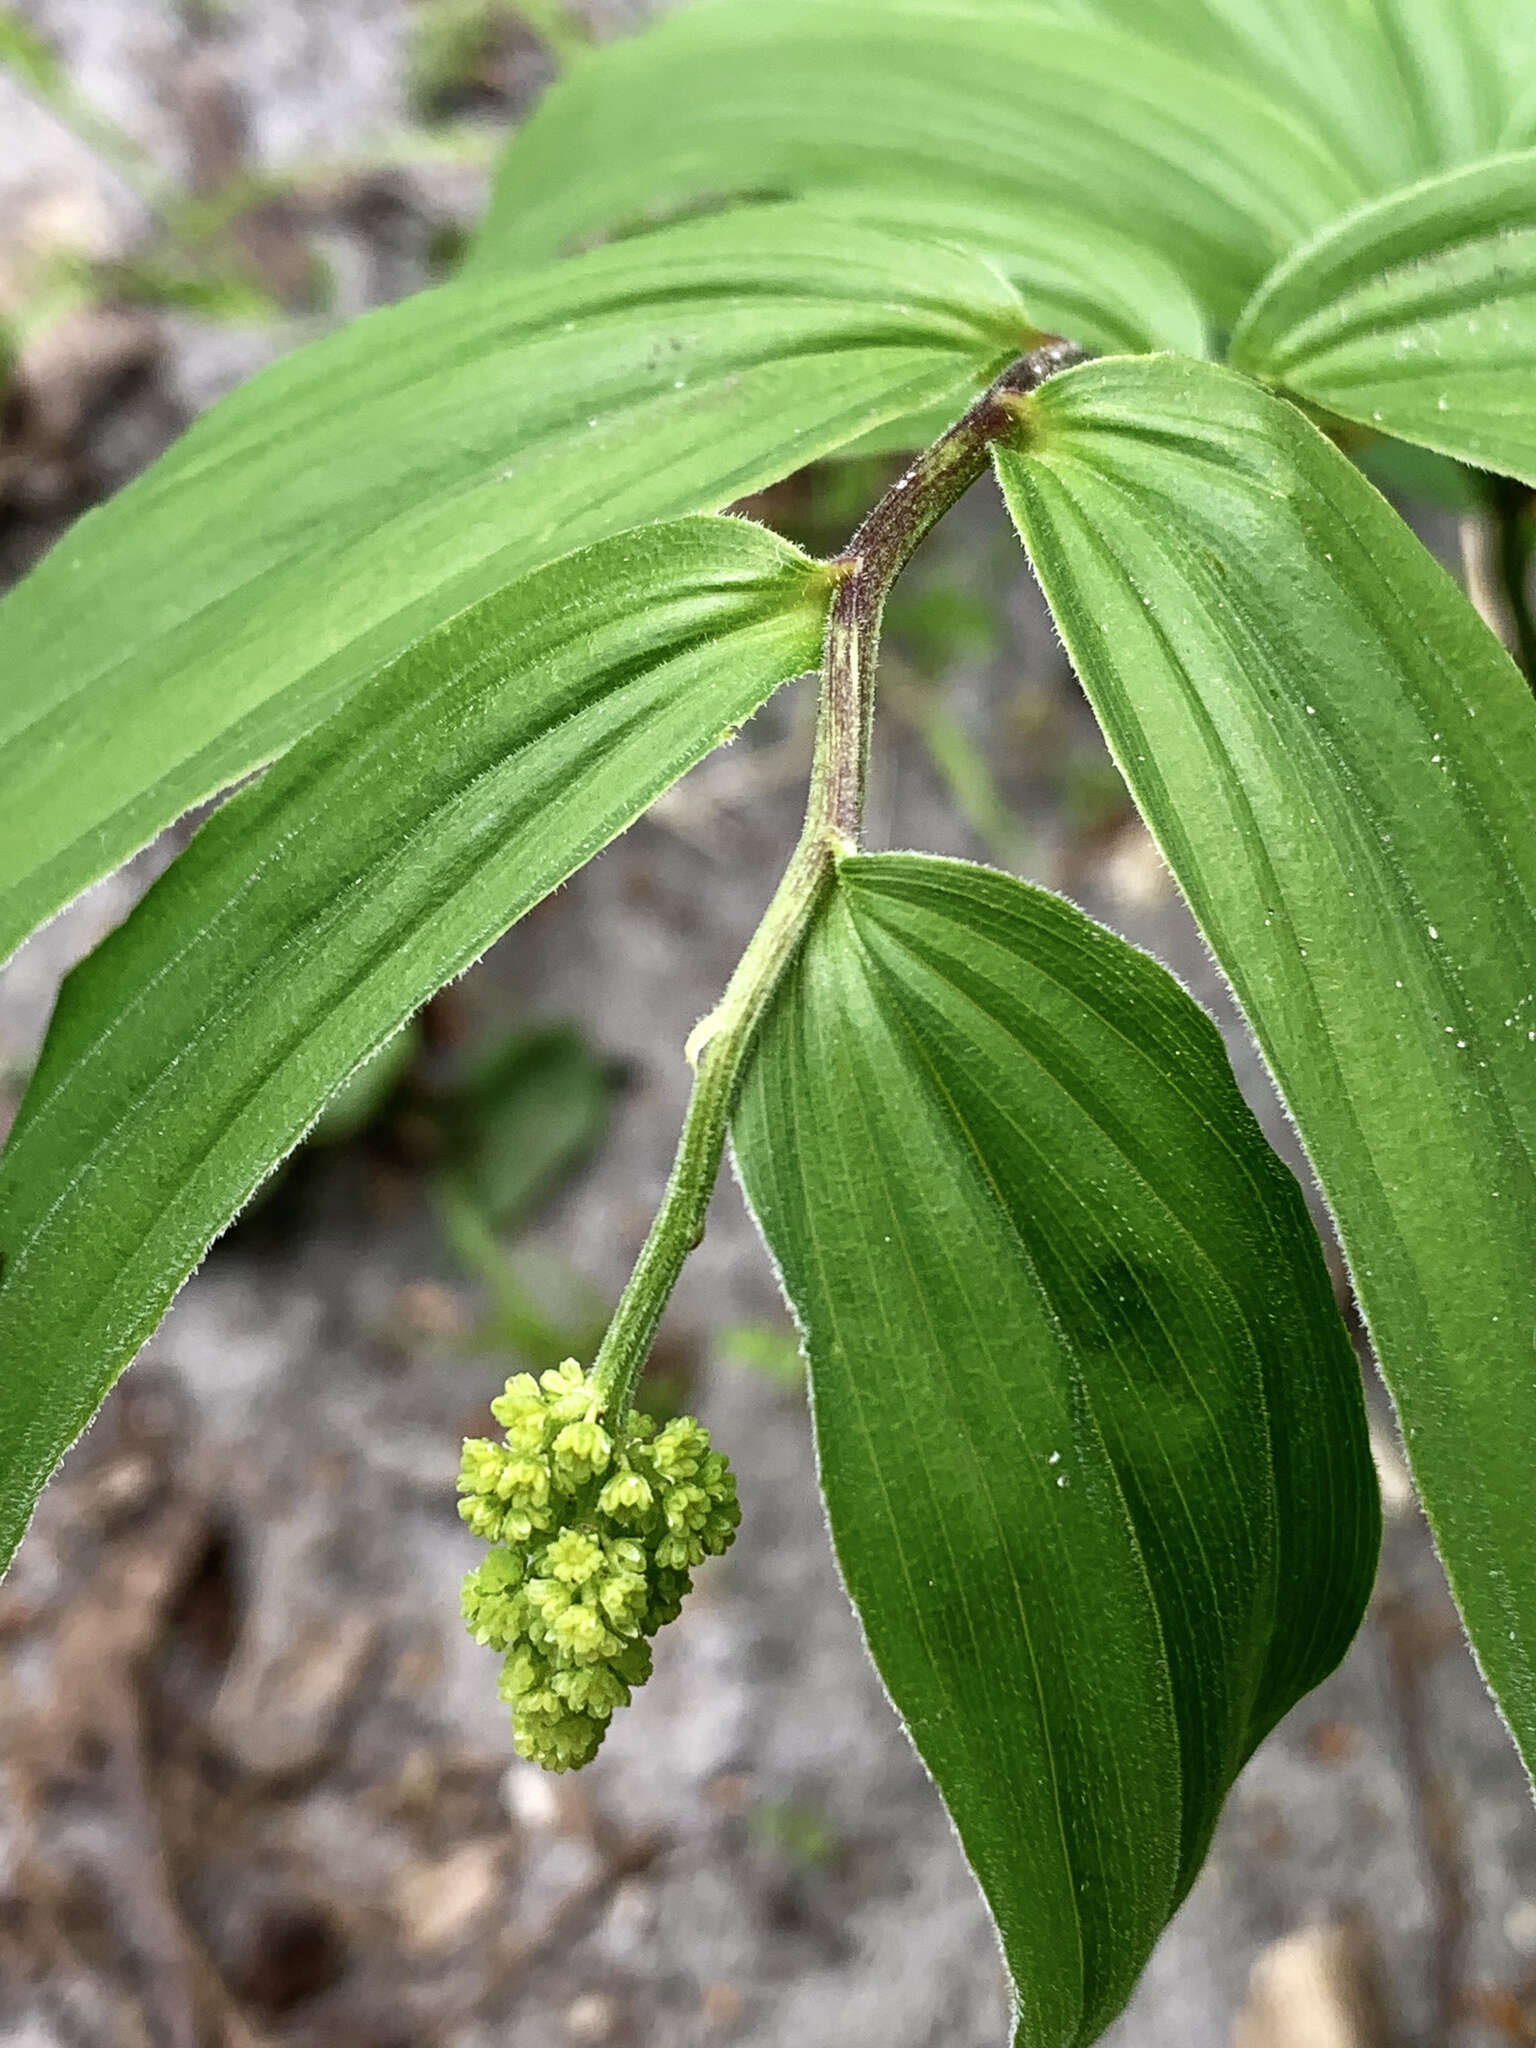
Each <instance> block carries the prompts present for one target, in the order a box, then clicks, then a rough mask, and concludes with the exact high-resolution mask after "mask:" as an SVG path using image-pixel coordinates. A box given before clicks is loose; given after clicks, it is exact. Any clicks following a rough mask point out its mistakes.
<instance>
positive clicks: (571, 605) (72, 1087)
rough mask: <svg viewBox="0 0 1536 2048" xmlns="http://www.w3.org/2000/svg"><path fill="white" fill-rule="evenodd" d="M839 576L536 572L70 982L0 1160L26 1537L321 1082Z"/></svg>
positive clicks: (424, 992)
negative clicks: (36, 1505)
mask: <svg viewBox="0 0 1536 2048" xmlns="http://www.w3.org/2000/svg"><path fill="white" fill-rule="evenodd" d="M828 592H829V584H828V581H827V576H826V572H825V571H824V570H822V569H820V568H818V567H817V566H816V565H814V564H812V563H810V562H808V561H807V560H806V559H805V558H804V557H803V556H801V555H799V554H797V553H796V552H795V550H793V549H792V548H789V547H787V546H786V545H785V544H784V543H782V542H780V541H777V540H775V539H774V538H773V537H772V536H771V535H769V534H767V533H765V532H764V531H762V530H761V529H759V528H757V527H753V526H749V525H748V524H747V523H746V522H744V521H739V520H706V519H700V520H693V521H685V522H683V523H681V524H674V525H670V526H658V527H654V528H642V529H640V530H639V531H637V532H634V533H630V534H625V535H621V536H619V537H618V538H616V539H613V540H609V541H605V542H600V543H598V544H597V545H595V546H594V547H592V548H590V549H585V550H583V551H582V552H580V553H578V554H576V555H572V556H568V557H565V558H564V559H562V560H560V561H558V562H556V563H553V564H551V565H549V566H546V567H545V568H543V569H540V570H537V571H535V572H534V573H533V574H532V575H530V576H528V577H525V578H523V579H521V580H520V581H518V582H516V583H514V584H512V585H511V586H510V587H509V588H508V589H506V590H504V591H502V592H499V593H498V594H497V595H495V596H493V597H490V598H487V599H485V600H483V601H482V602H481V603H480V604H479V605H477V606H475V607H473V608H472V609H471V610H469V611H466V612H465V613H463V614H462V615H461V616H460V617H459V618H457V619H454V620H452V621H450V622H449V623H448V624H447V625H445V626H443V627H441V628H440V629H439V631H438V632H437V633H435V634H432V635H429V636H428V637H427V638H426V639H424V640H422V641H420V642H418V643H417V644H416V645H415V646H414V647H412V648H410V649H409V650H408V651H407V652H406V653H405V654H403V655H401V656H400V657H398V659H396V660H395V661H394V662H392V663H390V664H388V665H386V666H384V667H383V668H381V669H380V670H379V671H378V672H377V673H376V674H375V675H374V676H373V677H372V678H370V679H369V681H368V682H367V683H366V684H364V685H363V687H362V688H361V689H359V690H358V692H357V693H356V694H355V696H354V697H353V699H352V701H351V702H350V703H349V704H348V705H347V706H346V707H345V708H344V709H343V710H342V711H340V712H338V713H337V714H336V715H335V716H334V717H333V718H332V719H330V720H329V721H328V722H327V723H326V724H325V725H324V726H322V727H320V728H319V730H318V731H316V732H314V733H313V734H311V736H310V737H309V738H308V739H306V740H305V741H303V742H302V743H301V744H300V745H299V746H297V747H295V748H294V749H293V750H292V751H291V752H290V753H289V754H288V755H287V756H286V757H285V758H284V760H282V761H281V762H280V763H279V764H278V765H277V766H276V767H275V768H273V769H272V770H270V771H269V773H268V774H267V775H266V777H265V778H264V779H263V780H262V781H260V782H259V783H257V784H256V785H254V786H253V787H252V788H250V789H248V790H245V791H243V792H242V793H241V794H240V795H238V796H236V797H234V798H233V799H232V800H231V801H230V802H229V803H227V804H226V805H225V806H224V807H223V808H222V809H221V810H220V811H218V812H217V813H216V814H215V816H214V817H213V818H212V819H211V820H210V821H209V823H208V824H206V825H205V826H204V827H203V829H202V831H201V832H200V833H199V834H198V836H197V838H196V839H195V840H194V841H193V842H192V844H191V846H190V847H189V848H188V849H187V851H186V852H185V853H184V854H183V855H182V857H181V858H180V860H178V861H177V862H176V863H175V864H174V865H173V866H172V867H171V868H170V869H169V870H168V871H167V873H166V874H165V875H164V876H162V878H161V879H160V881H159V882H158V883H157V884H156V885H155V887H154V888H153V889H152V890H151V891H150V892H149V894H148V895H147V896H146V897H145V898H144V900H143V902H142V903H141V904H140V905H139V906H138V908H137V909H136V910H135V911H134V912H133V914H132V916H131V917H130V918H129V919H128V920H127V922H126V923H125V924H124V925H123V926H122V927H121V928H120V929H119V930H118V931H117V932H115V933H114V934H113V935H112V937H111V938H109V939H108V940H107V941H106V942H105V944H103V945H102V946H101V947H99V948H98V950H97V951H96V952H95V953H94V954H92V955H91V956H90V958H89V959H88V960H86V961H85V962H84V963H83V964H82V965H81V966H80V967H78V968H77V969H76V970H75V972H74V973H73V974H72V975H71V976H70V977H69V979H68V981H67V982H66V983H65V986H64V990H63V993H62V994H61V996H60V998H59V1004H58V1008H57V1010H56V1012H55V1015H54V1019H53V1023H52V1027H51V1029H50V1031H49V1034H48V1039H47V1042H46V1044H45V1045H44V1048H43V1053H42V1058H41V1060H40V1061H39V1064H38V1067H37V1070H36V1072H35V1074H34V1075H33V1077H32V1082H31V1086H30V1087H29V1089H28V1091H27V1095H26V1098H25V1100H24V1102H23V1104H22V1108H21V1113H20V1115H19V1117H18V1119H17V1122H16V1126H15V1129H14V1130H13V1132H12V1134H11V1138H10V1141H9V1143H8V1145H7V1147H6V1150H5V1152H4V1154H3V1155H0V1253H3V1255H4V1266H3V1273H0V1358H3V1359H4V1361H5V1369H4V1371H3V1373H0V1559H8V1558H9V1556H10V1554H11V1551H12V1550H13V1549H14V1548H15V1545H16V1543H17V1542H18V1541H19V1539H20V1536H21V1533H22V1530H23V1529H24V1527H25V1526H26V1520H27V1517H28V1515H29V1514H30V1513H31V1509H32V1505H33V1502H34V1500H35V1499H36V1496H37V1493H38V1490H39V1489H40V1488H41V1486H42V1485H43V1483H44V1481H45V1480H46V1479H47V1477H48V1475H49V1473H50V1472H51V1471H52V1469H53V1467H54V1466H55V1464H56V1463H57V1462H58V1460H59V1458H60V1457H61V1456H62V1454H63V1452H64V1450H65V1449H66V1448H67V1447H68V1445H69V1444H70V1443H71V1442H72V1441H73V1440H74V1438H75V1436H76V1435H78V1433H79V1431H80V1430H81V1429H82V1428H84V1426H85V1424H86V1423H87V1422H88V1421H89V1419H90V1417H91V1414H92V1413H93V1412H94V1410H95V1408H96V1407H97V1405H98V1404H99V1402H100V1401H101V1400H102V1398H103V1396H104V1395H105V1394H106V1391H107V1389H108V1388H109V1387H110V1385H111V1384H112V1381H113V1380H114V1379H115V1378H116V1376H117V1374H118V1373H119V1372H120V1371H121V1370H122V1368H123V1367H124V1366H125V1365H127V1364H128V1362H129V1360H130V1359H131V1358H132V1357H133V1355H134V1353H135V1352H136V1351H137V1350H138V1348H139V1346H140V1345H141V1344H142V1343H143V1342H144V1341H145V1339H146V1338H147V1337H148V1336H149V1335H150V1333H151V1331H152V1330H153V1329H154V1327H155V1325H156V1323H157V1322H158V1321H159V1319H160V1317H161V1315H162V1314H163V1313H164V1311H165V1309H166V1307H167V1306H168V1304H169V1302H170V1300H171V1297H172V1296H173V1294H174V1293H175V1291H176V1289H177V1288H178V1287H179V1286H180V1285H181V1283H182V1281H183V1280H184V1279H185V1278H186V1277H187V1275H188V1273H189V1272H190V1271H191V1270H192V1268H193V1267H194V1266H195V1265H196V1264H197V1262H198V1260H199V1259H200V1258H201V1257H202V1254H203V1252H204V1250H205V1249H206V1248H207V1246H208V1244H209V1243H210V1241H211V1240H212V1239H213V1238H214V1237H215V1236H217V1235H218V1233H219V1232H220V1231H221V1230H222V1229H223V1228H224V1227H225V1225H226V1224H228V1223H229V1221H230V1220H231V1218H232V1217H233V1216H234V1215H235V1214H236V1213H237V1212H238V1211H239V1209H240V1208H241V1206H242V1205H243V1203H244V1202H245V1201H246V1200H247V1199H248V1197H249V1196H250V1194H251V1193H252V1192H253V1190H254V1189H255V1188H256V1186H257V1185H258V1184H259V1182H260V1181H261V1180H262V1179H263V1177H264V1176H265V1175H266V1173H267V1172H268V1171H269V1170H270V1168H271V1167H272V1166H273V1165H275V1164H276V1163H277V1161H278V1160H280V1159H281V1158H282V1157H283V1156H284V1155H285V1154H286V1153H287V1152H288V1151H289V1150H290V1148H291V1147H292V1146H293V1145H295V1144H296V1143H297V1142H298V1140H299V1139H300V1137H301V1136H302V1135H303V1133H304V1131H305V1130H306V1129H307V1128H308V1126H309V1125H310V1124H311V1123H312V1122H313V1120H314V1118H315V1117H316V1115H317V1114H318V1113H319V1111H320V1109H321V1107H322V1105H323V1104H324V1102H325V1100H326V1098H327V1097H328V1096H329V1095H330V1094H331V1093H332V1091H333V1090H334V1089H335V1088H336V1087H337V1086H338V1085H339V1084H340V1083H341V1082H342V1081H343V1080H344V1079H345V1078H346V1076H347V1075H348V1074H349V1073H351V1072H352V1071H353V1070H354V1069H355V1068H356V1067H357V1066H358V1065H359V1064H360V1062H362V1061H363V1060H365V1059H366V1058H367V1057H368V1056H369V1054H370V1053H372V1052H373V1051H374V1050H375V1048H376V1047H378V1046H379V1045H380V1044H381V1043H383V1041H384V1040H385V1039H387V1038H388V1037H389V1035H390V1033H391V1032H393V1031H394V1030H396V1029H397V1028H398V1027H399V1025H400V1024H401V1022H402V1021H403V1020H404V1019H405V1018H406V1017H407V1016H408V1015H409V1014H410V1013H411V1012H412V1011H413V1010H414V1009H416V1008H417V1006H418V1005H419V1004H421V1003H422V1002H423V1001H425V999H426V998H427V997H428V996H429V995H431V994H432V992H433V991H434V990H435V989H437V988H439V987H440V986H441V985H442V984H443V983H444V982H445V981H447V980H449V979H450V978H451V977H452V976H454V975H456V974H458V973H460V972H462V971H463V969H464V968H466V967H467V966H469V964H470V963H471V962H472V961H473V960H475V959H476V958H477V957H478V956H479V954H480V953H482V952H483V951H484V950H485V948H486V947H487V946H488V945H489V944H490V943H491V942H492V940H494V939H495V938H497V937H499V935H500V934H501V933H502V932H503V931H505V930H506V929H507V928H508V926H510V925H511V924H513V923H515V922H516V920H517V919H518V918H519V917H520V916H521V915H522V914H523V912H524V911H525V910H527V909H528V908H530V906H531V905H532V904H534V903H535V902H537V901H538V899H539V898H540V897H541V896H543V895H545V894H546V893H547V892H548V891H549V890H550V889H552V888H554V887H555V885H556V884H557V883H558V882H560V881H561V880H563V879H564V877H565V876H566V875H568V874H570V873H572V872H573V871H574V870H575V869H576V868H578V867H580V866H581V865H582V863H583V862H585V861H586V860H588V859H590V857H591V856H592V855H593V854H594V853H596V852H597V851H598V849H599V848H600V847H601V846H603V845H604V844H606V842H607V841H608V840H609V839H611V838H612V837H613V836H614V834H615V833H617V832H619V831H621V830H622V829H623V828H624V827H625V826H626V825H627V824H628V823H630V821H631V820H632V819H633V818H635V817H636V816H637V815H638V814H639V812H640V811H641V810H643V809H644V807H645V806H646V804H648V803H649V802H650V801H651V799H652V798H653V797H654V796H656V795H657V794H658V793H659V792H660V791H661V790H662V789H663V788H665V787H666V786H667V784H668V783H670V782H671V781H673V780H674V779H675V778H676V777H677V776H678V775H679V774H681V773H682V771H683V770H684V769H685V768H686V767H688V766H690V765H691V764H692V763H693V762H694V761H696V760H698V759H699V758H700V757H701V756H703V755H704V754H706V753H708V752H709V751H710V749H711V748H712V747H714V746H715V745H716V744H717V743H718V742H719V741H720V740H721V739H722V738H725V737H727V736H728V735H729V733H730V732H731V730H732V729H734V727H735V726H736V725H737V724H738V723H739V722H740V721H741V720H742V719H743V718H746V717H747V716H749V715H750V714H751V712H752V711H754V710H755V709H756V708H757V706H758V705H759V704H760V703H761V702H762V701H763V700H764V699H765V698H766V697H767V696H768V695H769V694H770V693H771V692H772V691H773V690H774V689H775V688H776V687H777V685H778V684H779V683H781V682H783V681H784V680H785V679H786V678H787V677H789V676H792V675H795V674H798V673H799V672H801V671H802V670H804V669H805V668H807V667H812V666H814V665H815V663H816V662H817V660H818V658H819V650H820V639H821V632H822V626H823V623H824V619H825V613H826V608H827V599H828Z"/></svg>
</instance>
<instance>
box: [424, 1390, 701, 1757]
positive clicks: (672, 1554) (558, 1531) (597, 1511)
mask: <svg viewBox="0 0 1536 2048" xmlns="http://www.w3.org/2000/svg"><path fill="white" fill-rule="evenodd" d="M491 1413H492V1414H493V1415H494V1416H495V1418H496V1420H497V1422H499V1423H500V1424H501V1427H502V1432H503V1434H502V1438H501V1441H500V1442H496V1441H493V1440H492V1439H491V1438H489V1437H473V1438H471V1439H470V1441H469V1442H468V1443H466V1444H465V1446H464V1462H463V1467H462V1469H461V1471H460V1474H459V1492H460V1493H461V1494H462V1496H463V1498H462V1499H461V1500H460V1502H459V1513H460V1514H461V1515H462V1517H463V1518H464V1520H465V1521H466V1522H467V1523H468V1524H469V1527H470V1528H471V1529H472V1530H473V1531H474V1533H475V1534H476V1535H477V1536H482V1537H484V1538H485V1540H486V1542H488V1543H490V1544H491V1545H492V1546H493V1548H492V1550H491V1552H490V1554H489V1556H488V1557H487V1558H486V1559H485V1561H484V1563H483V1564H480V1565H478V1566H477V1567H476V1568H475V1569H474V1570H473V1571H472V1572H470V1574H469V1576H468V1577H467V1578H466V1579H465V1581H464V1619H465V1621H466V1622H467V1623H468V1625H469V1629H470V1633H471V1634H472V1635H473V1636H474V1638H475V1640H476V1641H477V1642H479V1643H483V1644H485V1645H486V1646H487V1647H488V1648H490V1649H493V1650H496V1651H498V1652H500V1653H501V1654H502V1657H503V1663H502V1674H501V1695H502V1698H503V1699H504V1700H506V1702H507V1704H508V1705H509V1706H510V1707H511V1709H512V1731H513V1740H514V1741H515V1743H516V1745H517V1750H518V1754H519V1755H520V1756H524V1757H527V1758H528V1759H529V1760H530V1761H531V1762H533V1763H539V1764H543V1765H544V1766H545V1768H546V1769H547V1770H552V1771H567V1770H575V1769H577V1768H579V1766H581V1765H582V1764H584V1763H588V1762H590V1760H591V1759H592V1757H594V1756H595V1755H596V1754H597V1750H598V1747H599V1745H600V1744H601V1742H602V1739H603V1737H604V1735H605V1734H606V1733H607V1731H608V1721H609V1717H610V1715H611V1714H612V1713H613V1710H614V1708H615V1707H622V1706H627V1705H628V1703H629V1698H630V1693H631V1690H632V1689H633V1688H634V1687H635V1686H637V1685H642V1684H643V1683H644V1682H645V1680H646V1679H647V1678H648V1677H649V1676H650V1673H651V1649H650V1642H649V1638H650V1637H651V1636H653V1635H654V1634H655V1633H656V1631H657V1629H659V1628H661V1627H662V1626H663V1624H664V1623H666V1622H669V1621H671V1620H672V1619H673V1618H674V1617H675V1616H676V1615H677V1613H678V1611H679V1609H680V1608H681V1606H682V1603H683V1598H684V1595H685V1594H686V1593H687V1591H688V1588H689V1586H690V1584H691V1583H692V1579H691V1574H692V1571H693V1568H694V1566H695V1565H698V1564H702V1563H703V1561H704V1559H705V1558H706V1557H717V1556H719V1555H720V1554H721V1553H722V1552H723V1551H726V1550H728V1549H729V1548H730V1546H731V1543H732V1542H733V1540H734V1539H735V1535H736V1525H737V1523H738V1522H739V1521H740V1520H741V1510H740V1508H739V1507H738V1505H737V1501H736V1482H735V1479H734V1478H733V1476H732V1474H731V1469H730V1465H729V1463H728V1462H727V1460H726V1459H725V1458H724V1457H723V1456H722V1454H721V1453H720V1452H719V1451H715V1450H711V1448H710V1442H709V1432H708V1431H707V1430H706V1429H704V1428H702V1427H701V1426H700V1424H699V1423H697V1422H695V1421H694V1420H693V1419H692V1417H691V1416H686V1415H681V1416H678V1417H677V1418H676V1419H675V1420H674V1421H672V1422H669V1423H667V1424H666V1425H665V1427H664V1428H661V1429H657V1427H656V1425H655V1423H654V1422H652V1421H651V1419H650V1418H649V1417H648V1416H645V1415H637V1414H633V1413H631V1414H629V1415H627V1416H626V1417H625V1418H624V1420H623V1421H622V1422H621V1423H619V1424H617V1425H615V1426H613V1427H611V1428H610V1427H609V1426H608V1425H606V1424H605V1422H604V1420H603V1402H602V1399H601V1397H600V1395H599V1394H598V1391H597V1389H596V1387H595V1385H594V1384H593V1382H592V1380H591V1378H590V1377H589V1376H588V1375H587V1374H586V1373H584V1372H583V1371H582V1368H581V1367H580V1366H579V1365H578V1364H577V1363H576V1361H575V1360H574V1359H569V1358H568V1359H567V1360H566V1361H565V1363H564V1364H563V1365H561V1366H557V1367H556V1368H555V1369H554V1371H552V1372H546V1373H543V1374H541V1375H540V1376H539V1378H538V1379H535V1378H534V1377H533V1375H532V1374H531V1373H519V1374H518V1375H517V1376H516V1378H514V1379H510V1380H508V1381H507V1385H506V1391H505V1392H504V1393H502V1394H500V1395H499V1396H498V1397H497V1399H496V1400H494V1401H493V1402H492V1403H491Z"/></svg>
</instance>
